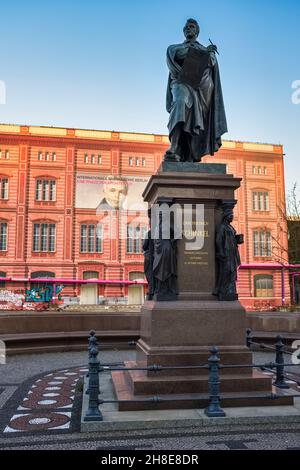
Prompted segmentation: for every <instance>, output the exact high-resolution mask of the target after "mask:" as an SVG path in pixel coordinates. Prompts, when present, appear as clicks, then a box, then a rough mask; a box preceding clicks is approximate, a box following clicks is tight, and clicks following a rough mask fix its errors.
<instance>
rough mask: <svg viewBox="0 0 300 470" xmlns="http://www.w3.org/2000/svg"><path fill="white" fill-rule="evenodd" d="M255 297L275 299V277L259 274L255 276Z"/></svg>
mask: <svg viewBox="0 0 300 470" xmlns="http://www.w3.org/2000/svg"><path fill="white" fill-rule="evenodd" d="M254 295H255V297H273V276H272V275H269V274H257V275H256V276H254Z"/></svg>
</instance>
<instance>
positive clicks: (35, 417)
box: [3, 367, 87, 434]
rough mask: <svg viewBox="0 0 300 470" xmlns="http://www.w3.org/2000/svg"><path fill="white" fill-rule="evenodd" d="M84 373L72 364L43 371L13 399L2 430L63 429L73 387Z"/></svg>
mask: <svg viewBox="0 0 300 470" xmlns="http://www.w3.org/2000/svg"><path fill="white" fill-rule="evenodd" d="M86 372H87V369H86V368H79V367H74V368H71V369H63V370H59V371H54V372H51V373H48V374H45V375H44V376H43V377H39V378H37V379H36V380H34V381H33V383H31V384H29V386H28V387H27V391H25V394H24V395H23V396H21V397H20V398H19V401H18V402H16V407H15V412H13V414H12V416H11V417H10V419H9V422H8V423H7V425H6V426H5V428H4V430H3V433H4V434H6V433H14V432H23V433H24V432H29V433H32V432H38V431H43V432H44V431H46V430H53V429H55V430H66V429H68V428H70V421H71V416H72V411H73V406H74V399H75V388H74V387H75V386H76V384H77V382H78V380H79V379H80V378H81V377H83V376H84V375H85V374H86Z"/></svg>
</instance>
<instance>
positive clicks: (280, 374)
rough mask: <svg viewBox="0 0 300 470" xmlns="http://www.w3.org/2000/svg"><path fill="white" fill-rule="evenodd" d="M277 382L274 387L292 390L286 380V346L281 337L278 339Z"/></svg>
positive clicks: (276, 345)
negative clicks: (284, 353)
mask: <svg viewBox="0 0 300 470" xmlns="http://www.w3.org/2000/svg"><path fill="white" fill-rule="evenodd" d="M275 347H276V360H275V362H276V364H278V365H277V366H276V380H275V382H274V385H275V386H276V387H278V388H290V387H289V385H288V384H287V383H286V381H285V380H284V355H283V352H284V344H283V342H282V337H281V336H280V335H279V336H277V337H276V344H275Z"/></svg>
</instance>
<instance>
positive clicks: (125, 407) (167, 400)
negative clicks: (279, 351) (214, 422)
mask: <svg viewBox="0 0 300 470" xmlns="http://www.w3.org/2000/svg"><path fill="white" fill-rule="evenodd" d="M177 380H178V377H177ZM112 381H113V386H114V390H115V394H116V398H117V400H120V402H119V404H118V405H119V406H118V407H119V411H138V410H167V409H168V410H171V409H174V410H176V409H194V408H196V409H197V408H198V409H204V408H206V407H207V406H208V403H209V399H208V393H178V391H177V393H172V394H161V395H159V397H160V398H161V399H163V401H161V402H156V403H154V402H145V401H143V400H145V399H149V398H153V396H157V395H158V394H153V395H152V394H151V395H150V394H147V395H137V394H134V393H133V392H132V389H131V388H130V386H129V384H128V381H127V380H126V377H125V374H124V372H123V371H122V372H119V371H115V372H112ZM271 392H272V393H276V394H277V395H278V396H279V398H277V399H271ZM297 393H298V395H299V397H300V393H299V392H296V391H295V390H293V389H287V390H280V389H276V388H275V387H270V388H269V389H268V390H267V391H245V392H242V391H236V392H221V406H222V407H224V408H226V407H244V406H285V405H286V406H288V405H293V404H294V399H293V395H295V394H297Z"/></svg>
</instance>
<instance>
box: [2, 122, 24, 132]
mask: <svg viewBox="0 0 300 470" xmlns="http://www.w3.org/2000/svg"><path fill="white" fill-rule="evenodd" d="M20 130H21V127H20V126H16V125H14V124H0V132H20Z"/></svg>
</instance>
